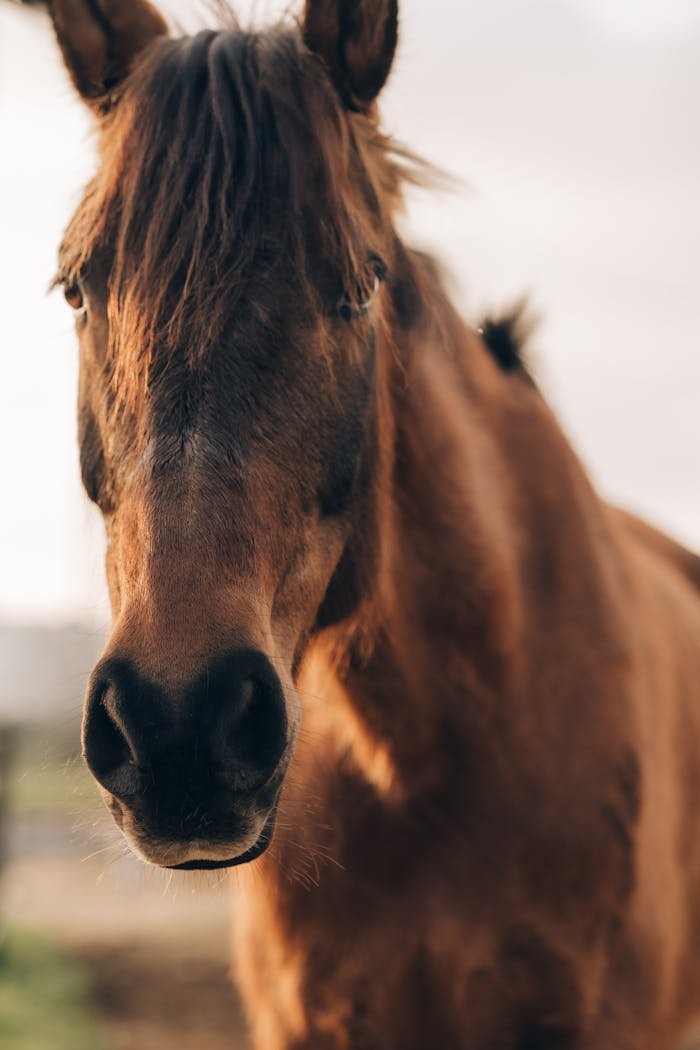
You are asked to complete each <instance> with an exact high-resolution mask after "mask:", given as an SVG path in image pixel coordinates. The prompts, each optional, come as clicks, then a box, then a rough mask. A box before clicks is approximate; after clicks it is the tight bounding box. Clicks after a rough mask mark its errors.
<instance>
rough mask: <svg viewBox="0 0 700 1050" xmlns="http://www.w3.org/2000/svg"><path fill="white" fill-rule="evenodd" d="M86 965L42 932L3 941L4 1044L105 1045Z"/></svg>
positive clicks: (72, 1048) (91, 1049)
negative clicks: (93, 1009)
mask: <svg viewBox="0 0 700 1050" xmlns="http://www.w3.org/2000/svg"><path fill="white" fill-rule="evenodd" d="M104 1046H105V1044H104V1041H103V1039H102V1037H101V1036H100V1033H99V1031H98V1029H97V1027H96V1025H95V1022H94V1019H93V1017H92V1014H91V1009H90V988H89V982H88V979H87V976H86V974H85V971H84V970H83V969H82V967H80V966H79V965H78V964H77V963H76V962H74V961H73V960H71V959H68V958H66V957H65V956H64V955H62V954H61V953H60V952H59V951H58V950H57V949H56V948H54V947H53V946H52V945H50V944H49V943H48V942H47V941H45V940H43V939H42V938H41V937H39V936H37V935H36V934H30V933H26V932H25V931H19V930H14V929H13V930H10V931H8V932H7V933H6V935H5V936H4V937H3V938H2V941H1V942H0V1050H103V1048H104Z"/></svg>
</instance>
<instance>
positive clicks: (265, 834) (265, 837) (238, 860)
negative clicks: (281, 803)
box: [165, 805, 277, 871]
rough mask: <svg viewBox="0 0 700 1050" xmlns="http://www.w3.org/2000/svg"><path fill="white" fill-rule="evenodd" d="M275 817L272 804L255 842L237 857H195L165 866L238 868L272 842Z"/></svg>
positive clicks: (260, 854)
mask: <svg viewBox="0 0 700 1050" xmlns="http://www.w3.org/2000/svg"><path fill="white" fill-rule="evenodd" d="M276 819H277V806H276V805H274V806H273V807H272V809H271V810H270V813H269V815H268V818H267V820H266V821H265V826H264V827H263V829H262V831H261V832H260V836H259V838H258V840H257V842H254V843H253V845H252V846H249V848H248V849H247V850H246V851H245V853H241V854H239V856H237V857H232V858H231V859H230V860H207V859H206V858H202V859H201V860H200V859H198V858H195V859H194V860H187V861H185V862H184V863H182V864H168V865H165V867H167V868H168V869H169V870H171V871H217V870H219V869H221V868H238V867H240V865H241V864H250V862H251V861H253V860H257V858H258V857H261V856H262V855H263V853H265V851H266V850H267V848H268V846H269V845H270V843H271V842H272V836H273V834H274V830H275V821H276Z"/></svg>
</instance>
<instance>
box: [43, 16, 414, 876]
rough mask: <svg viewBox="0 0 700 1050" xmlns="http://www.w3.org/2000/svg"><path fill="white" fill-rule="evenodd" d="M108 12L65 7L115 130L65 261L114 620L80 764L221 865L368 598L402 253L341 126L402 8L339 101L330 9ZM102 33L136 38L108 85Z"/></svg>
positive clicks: (159, 836)
mask: <svg viewBox="0 0 700 1050" xmlns="http://www.w3.org/2000/svg"><path fill="white" fill-rule="evenodd" d="M112 6H114V7H115V9H116V8H117V6H118V5H116V4H115V5H110V4H109V3H105V5H104V7H105V10H106V12H107V19H106V20H105V19H103V18H101V19H100V23H99V26H94V25H93V26H92V27H91V28H92V30H93V31H92V33H90V32H86V30H85V25H84V24H83V23H84V22H85V21H90V19H91V17H92V16H91V13H90V12H91V10H92V9H91V8H90V7H88V5H86V6H85V8H84V13H83V14H81V15H80V16H78V15H76V13H75V11H76V5H74V4H70V5H68V4H62V3H56V5H55V7H54V21H55V24H56V29H57V33H58V36H59V42H60V43H61V46H62V48H63V51H64V56H65V57H66V59H67V61H68V64H69V68H70V70H71V72H72V75H73V79H74V81H75V83H76V85H77V86H78V88H79V90H80V91H81V92H82V94H83V95H84V96H85V97H86V99H87V100H88V101H89V103H90V104H91V105H92V106H93V107H94V108H95V109H96V110H97V111H98V112H100V113H101V114H104V113H107V116H106V117H103V119H102V123H101V129H100V131H101V138H100V155H101V168H100V171H99V172H98V175H97V178H96V179H95V180H94V182H93V183H92V185H91V187H90V188H89V189H88V192H87V194H86V197H85V199H84V201H83V203H82V204H81V206H80V207H79V209H78V212H77V214H76V217H75V218H74V220H73V222H72V223H71V226H70V227H69V230H68V233H67V235H66V240H65V242H64V245H63V248H62V253H61V256H62V259H61V270H62V273H63V276H64V288H65V293H66V298H67V300H68V301H69V303H70V304H71V305H72V306H73V307H74V309H75V310H76V313H77V318H76V325H77V329H78V334H79V340H80V347H81V367H80V390H79V432H80V449H81V467H82V474H83V480H84V483H85V488H86V491H87V492H88V495H89V496H90V497H91V499H93V500H94V501H95V502H96V503H97V504H98V506H99V507H100V509H101V511H102V514H103V517H104V521H105V527H106V533H107V541H108V542H107V579H108V584H109V591H110V597H111V604H112V612H113V628H112V633H111V637H110V640H109V643H108V646H107V650H106V652H105V654H104V657H103V659H102V660H101V662H100V663H99V665H98V666H97V667H96V669H95V671H94V673H93V675H92V679H91V683H90V687H89V690H88V695H87V699H86V709H85V718H84V751H85V756H86V759H87V762H88V765H89V766H90V769H91V770H92V772H93V774H94V775H95V777H96V779H97V780H98V782H99V783H100V785H101V787H102V789H103V793H104V795H105V798H106V800H107V803H108V805H109V806H110V808H111V810H112V812H113V814H114V816H115V819H116V820H117V823H118V824H119V825H120V827H122V829H123V831H124V832H125V834H126V836H127V838H128V839H129V841H130V842H131V844H132V845H133V846H134V847H135V848H136V850H137V851H138V852H139V853H140V854H141V855H142V856H143V857H145V858H146V859H147V860H149V861H151V862H153V863H156V864H159V865H164V866H168V867H218V866H228V865H231V864H234V863H235V864H238V863H242V862H245V861H248V860H252V859H253V858H254V857H256V856H258V855H259V854H260V853H261V852H262V851H263V850H264V849H265V847H266V846H267V845H268V843H269V841H270V838H271V834H272V829H273V826H274V814H275V807H276V803H277V799H278V796H279V792H280V788H281V785H282V780H283V777H284V773H285V770H286V768H287V765H288V762H289V760H290V757H291V754H292V750H293V746H294V740H295V736H296V733H297V729H298V726H299V721H300V704H299V699H298V696H297V694H296V691H295V686H294V682H295V677H296V672H297V670H298V668H299V665H300V663H301V660H302V658H303V655H304V651H305V648H306V647H307V645H308V642H309V639H310V638H312V637H313V636H314V635H315V634H316V633H317V632H318V631H319V630H320V629H322V628H323V627H325V626H328V625H329V624H330V623H332V622H333V621H334V620H337V619H338V618H339V617H341V616H342V615H344V614H345V613H346V612H347V605H348V597H349V595H350V596H351V591H352V587H351V586H350V580H351V577H352V572H353V570H352V566H353V555H352V547H353V536H354V534H355V532H356V527H357V525H358V522H359V520H360V519H361V518H362V516H363V515H364V514H365V512H366V509H367V504H368V500H369V498H370V484H369V478H370V476H371V458H372V449H373V429H374V423H375V420H374V418H373V411H372V406H373V398H372V390H373V382H374V361H375V355H374V348H375V342H376V339H377V337H378V332H379V330H380V322H381V317H382V309H383V306H382V303H383V297H384V292H383V289H382V282H383V280H384V278H385V276H386V272H387V260H388V256H389V255H390V253H391V250H392V245H393V235H392V233H391V224H390V222H389V221H387V216H386V213H385V211H384V210H383V209H382V207H381V206H380V203H379V194H378V191H377V188H376V185H375V183H376V172H374V173H373V171H372V164H371V156H370V147H369V146H368V142H369V141H370V140H371V138H372V135H373V127H374V125H373V119H372V118H371V116H366V115H363V116H361V117H354V116H353V117H351V116H350V115H349V112H348V110H347V109H346V108H345V107H348V106H352V107H353V108H354V109H360V108H363V107H364V108H366V107H368V106H371V102H372V99H373V98H374V96H375V94H376V92H377V91H378V90H379V88H380V87H381V84H382V83H383V80H384V78H385V76H386V73H387V72H388V65H389V62H390V55H389V59H388V60H387V58H386V54H388V53H389V52H391V53H393V45H394V42H395V10H393V9H392V8H391V6H390V5H389V7H387V9H386V10H384V5H382V4H380V3H378V4H377V12H375V14H377V13H378V12H380V10H381V12H382V13H383V17H385V18H386V19H387V29H386V32H385V34H384V39H382V40H380V39H377V40H374V37H372V39H373V40H374V45H373V46H374V51H373V50H372V47H370V46H369V44H368V50H367V53H366V55H365V56H364V58H363V57H358V56H357V55H356V54H355V52H354V51H353V50H352V46H351V43H352V42H350V43H347V42H343V40H341V39H340V38H338V39H337V40H336V44H335V45H334V46H333V47H332V48H331V52H332V55H333V56H337V55H338V54H340V53H341V51H342V48H343V47H345V46H346V45H347V47H348V48H349V50H348V55H349V56H354V58H352V59H351V57H348V59H347V63H346V64H345V65H344V67H343V71H342V77H341V75H340V71H339V70H336V69H335V67H334V66H333V65H332V64H330V65H328V66H327V69H326V73H329V74H330V76H326V75H325V74H324V75H323V76H322V77H320V76H319V70H320V69H321V65H320V63H319V60H318V55H319V54H320V55H321V56H322V57H323V56H324V55H325V53H326V52H325V48H326V47H327V46H328V35H329V34H333V33H335V34H336V37H338V34H340V33H341V29H340V26H341V22H342V20H341V19H340V16H339V14H337V12H336V15H337V17H336V15H334V16H333V17H331V16H330V15H329V14H328V12H329V10H330V8H329V5H328V4H321V5H319V9H322V11H323V17H321V11H320V10H317V7H316V5H315V4H309V5H308V9H307V16H306V23H305V29H304V33H305V39H306V43H305V44H304V43H302V41H301V39H300V37H299V34H298V32H296V31H294V32H291V31H290V32H284V33H275V34H267V35H262V36H251V35H245V34H240V33H227V34H203V35H200V37H197V38H195V39H194V40H192V41H184V42H183V41H179V42H171V41H167V40H166V39H165V38H164V36H163V26H162V23H161V22H160V21H159V16H157V15H156V14H155V12H154V11H153V9H152V8H150V7H148V6H147V5H144V4H142V3H133V4H130V5H126V4H125V5H123V8H120V13H119V18H116V17H115V18H114V19H112V20H111V21H110V19H111V7H112ZM368 6H371V5H368ZM331 7H332V5H331ZM68 8H70V10H71V12H72V14H71V17H70V18H69V17H68V15H67V13H66V12H67V11H68ZM124 8H125V9H126V12H127V13H126V15H125V14H124ZM82 10H83V9H82V8H81V11H82ZM392 10H393V13H392ZM129 18H131V19H132V21H131V22H130V21H129ZM343 24H344V23H343ZM392 26H393V30H392ZM375 29H376V26H375ZM96 31H97V32H98V35H99V34H102V33H108V34H112V35H116V37H118V39H117V42H115V40H114V39H110V40H108V41H106V43H105V47H104V49H103V50H104V53H105V55H109V56H110V57H109V62H110V65H109V70H110V73H111V74H112V78H111V79H109V82H108V78H107V75H106V72H105V70H104V69H101V67H100V65H99V59H100V56H99V55H97V56H96V55H95V54H94V53H93V51H92V50H90V49H94V46H95V32H96ZM349 31H350V30H349V29H348V27H347V26H346V27H345V29H344V30H343V32H344V33H345V32H349ZM354 32H355V35H356V36H357V33H359V34H360V37H361V36H362V32H363V25H362V24H358V26H356V27H355V28H354ZM107 43H109V47H107V46H106V44H107ZM310 48H312V49H313V51H312V50H310ZM314 52H315V53H314ZM385 52H386V54H385ZM141 53H143V54H141ZM114 56H118V58H119V62H118V63H116V65H115V62H116V60H115V57H114ZM382 56H384V57H383V60H382V61H380V58H382ZM334 61H335V59H334ZM285 63H286V64H285ZM346 65H347V68H345V66H346ZM115 69H116V70H117V72H120V73H121V75H122V80H121V81H119V79H118V78H117V80H116V82H115V80H114V71H115ZM348 70H349V71H348ZM285 77H286V80H285ZM100 85H102V86H101V88H100ZM291 92H295V93H296V96H297V98H298V99H302V100H304V101H303V103H302V104H301V106H300V107H297V109H296V110H295V111H294V112H290V110H289V104H288V98H289V97H290V93H291ZM341 99H342V100H343V101H342V103H341V101H340V100H341ZM305 107H306V108H305ZM299 109H300V110H301V116H302V119H301V121H300V112H299ZM358 121H359V122H360V123H359V125H358V123H357V122H358ZM358 128H359V130H358ZM319 129H321V130H323V132H324V141H323V142H321V141H320V140H319V138H318V135H319ZM363 136H364V138H363ZM332 147H334V148H332ZM329 151H330V152H329ZM330 155H332V157H333V158H335V159H334V160H333V161H332V162H331V161H329V156H330ZM338 158H339V159H338ZM385 174H386V173H385ZM300 187H301V188H300ZM290 217H291V219H293V222H292V221H290Z"/></svg>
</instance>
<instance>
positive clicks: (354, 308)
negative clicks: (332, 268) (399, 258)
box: [336, 256, 387, 321]
mask: <svg viewBox="0 0 700 1050" xmlns="http://www.w3.org/2000/svg"><path fill="white" fill-rule="evenodd" d="M386 279H387V271H386V266H385V265H384V263H383V262H382V260H381V259H380V258H379V256H374V257H373V258H372V259H371V261H370V267H369V273H368V274H367V278H366V280H365V281H364V282H361V281H358V282H357V287H356V289H355V293H354V294H353V295H350V294H349V293H348V292H343V294H342V295H341V297H340V299H339V300H338V302H337V304H336V311H337V313H338V316H339V317H340V318H342V320H343V321H352V319H353V318H354V317H364V315H365V314H367V313H369V310H370V308H371V306H372V303H373V301H374V297H375V295H376V294H377V292H378V291H379V285H380V284H381V283H382V282H383V281H386Z"/></svg>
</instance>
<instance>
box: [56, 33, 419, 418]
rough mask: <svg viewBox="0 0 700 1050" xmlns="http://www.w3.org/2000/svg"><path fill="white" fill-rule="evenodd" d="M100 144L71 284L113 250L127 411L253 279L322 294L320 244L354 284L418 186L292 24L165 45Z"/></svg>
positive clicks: (114, 309)
mask: <svg viewBox="0 0 700 1050" xmlns="http://www.w3.org/2000/svg"><path fill="white" fill-rule="evenodd" d="M100 146H101V151H100V152H101V158H100V159H101V164H100V169H99V171H98V174H97V176H96V177H95V179H94V180H93V181H92V183H91V184H90V185H89V187H88V189H87V192H86V194H85V197H84V199H83V201H82V203H81V204H80V206H79V208H78V210H77V212H76V214H75V216H74V217H73V220H72V221H71V223H70V225H69V227H68V229H67V231H66V235H65V237H64V241H63V244H62V246H61V252H60V279H62V280H70V279H73V278H75V277H76V276H78V275H79V274H80V273H81V271H83V270H84V268H85V267H86V266H88V265H89V260H90V258H91V257H92V256H93V254H94V253H95V252H98V251H99V250H100V249H103V250H105V252H108V253H109V255H110V257H111V260H112V262H111V272H110V278H109V288H110V301H109V316H110V333H111V336H110V337H111V349H112V361H113V365H114V375H113V386H114V387H115V393H116V397H117V399H120V400H121V401H122V402H126V403H129V402H132V403H133V401H134V400H135V399H136V398H137V396H138V392H139V391H144V390H145V389H146V388H147V384H148V377H149V375H150V374H151V371H152V368H153V362H154V357H155V355H156V353H157V354H158V355H160V354H161V353H165V354H166V355H167V356H168V357H171V356H172V354H173V353H175V352H176V351H177V352H181V350H180V348H185V353H186V355H187V363H188V365H190V366H194V365H195V364H196V363H197V362H198V361H200V360H201V359H202V358H203V356H204V355H205V354H206V351H207V349H208V348H209V347H211V346H213V345H215V344H216V342H217V340H219V339H220V338H221V336H222V333H223V331H224V328H225V325H226V321H227V319H228V318H229V317H230V316H231V315H232V313H233V311H234V310H235V309H236V307H237V306H238V305H239V304H240V302H241V299H242V298H243V296H244V295H245V292H246V286H247V283H248V282H249V281H250V279H251V275H253V274H254V273H257V274H258V275H259V274H260V273H263V274H264V273H265V272H271V271H273V270H274V267H275V265H278V266H279V260H280V259H282V258H283V259H285V260H286V262H287V264H288V263H289V262H290V260H291V262H292V265H293V267H294V270H295V272H296V273H297V275H298V279H299V280H300V281H301V282H302V283H303V285H304V287H305V288H306V289H308V290H309V291H310V292H311V293H313V280H312V276H311V274H310V273H309V271H308V257H309V254H310V253H309V249H308V242H309V237H311V238H312V243H313V247H314V254H315V255H316V256H317V257H318V258H321V259H323V260H324V265H326V264H327V265H328V268H329V269H332V270H333V272H334V274H336V275H337V277H338V279H339V280H340V281H342V282H347V281H349V280H351V279H355V280H356V279H357V274H358V273H361V272H362V268H363V266H366V262H367V252H368V250H371V248H372V239H373V236H374V237H375V238H376V232H375V231H376V230H377V229H386V228H387V224H388V223H389V222H390V216H391V214H392V213H393V211H394V210H395V209H396V207H397V206H398V204H399V202H400V198H401V188H402V183H403V182H404V181H405V180H406V179H407V178H408V179H411V180H413V181H417V180H418V179H419V178H420V177H421V176H420V175H419V174H418V167H419V162H417V161H416V160H415V158H413V157H412V156H411V155H410V154H409V153H408V152H407V151H405V150H402V149H401V148H400V147H396V146H395V145H394V143H393V142H392V141H391V140H390V139H389V138H387V137H385V136H383V135H382V134H381V132H380V131H379V130H378V127H377V125H376V123H375V121H374V120H373V119H372V118H371V117H365V116H363V115H360V114H352V115H351V116H347V115H346V114H345V113H344V112H343V110H342V107H341V103H340V100H339V99H338V98H337V97H336V95H335V92H334V91H333V89H332V87H331V84H330V81H329V80H328V77H327V76H326V74H325V71H324V69H323V67H322V64H321V62H320V60H318V59H317V58H316V57H315V56H313V55H312V54H310V53H309V52H308V51H307V49H306V48H305V46H304V44H303V42H302V38H301V33H300V32H299V29H298V27H297V26H289V25H281V26H277V27H276V28H274V29H272V30H268V31H265V32H247V31H242V30H236V29H234V30H231V29H226V30H221V31H206V32H202V33H199V34H198V35H197V36H195V37H185V38H182V39H175V40H162V41H158V42H156V43H155V44H154V45H152V46H151V47H150V48H149V49H147V51H146V52H145V53H144V55H143V57H142V59H141V60H140V61H139V62H138V63H137V65H136V67H135V68H134V70H133V71H132V73H131V74H130V76H129V77H128V79H127V81H126V83H125V85H124V88H123V90H122V92H121V95H120V97H119V99H118V101H117V104H116V105H113V107H112V110H111V111H110V113H109V114H108V116H107V117H106V118H105V125H104V133H103V135H102V137H101V142H100ZM360 195H362V199H360ZM370 218H371V221H370ZM203 274H208V275H211V279H210V280H209V281H206V280H203V279H202V275H203ZM353 275H354V278H353ZM285 279H289V276H288V273H287V275H286V277H285ZM117 346H119V354H118V355H116V354H115V353H114V351H115V349H116V347H117Z"/></svg>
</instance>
